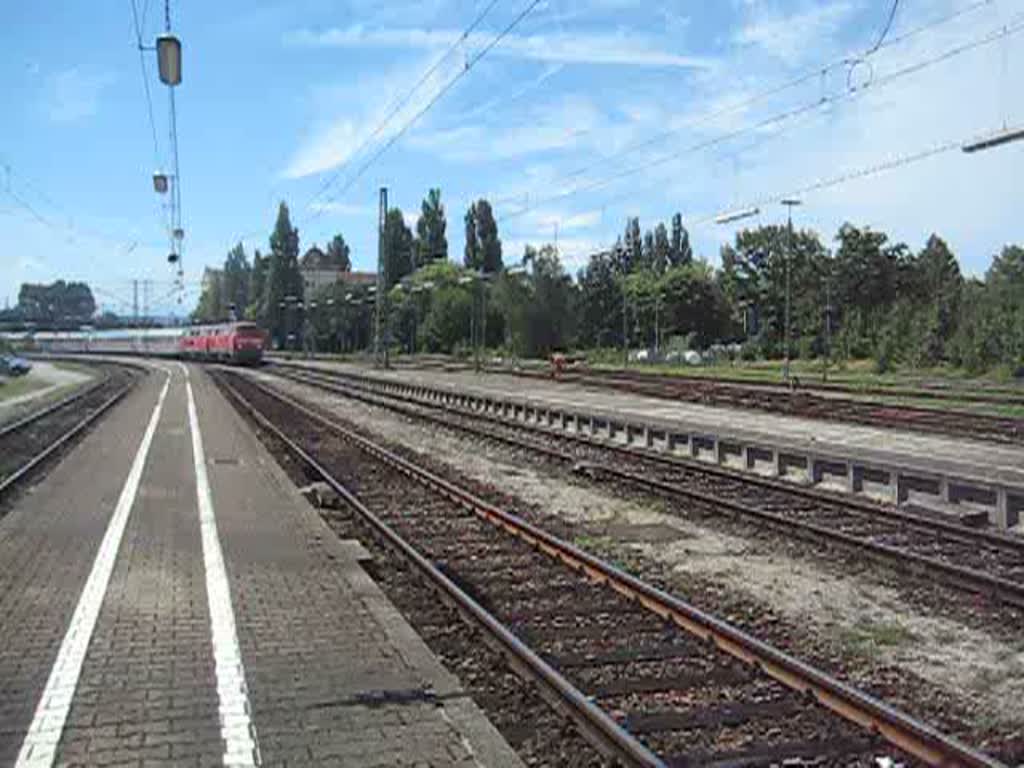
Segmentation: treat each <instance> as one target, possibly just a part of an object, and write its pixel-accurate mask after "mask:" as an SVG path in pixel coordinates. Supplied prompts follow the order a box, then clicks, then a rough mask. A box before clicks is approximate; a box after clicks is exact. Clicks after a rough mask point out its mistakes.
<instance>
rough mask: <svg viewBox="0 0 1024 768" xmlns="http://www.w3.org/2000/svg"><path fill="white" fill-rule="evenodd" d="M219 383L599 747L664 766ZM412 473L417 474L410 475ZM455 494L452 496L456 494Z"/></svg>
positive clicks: (629, 761) (631, 762) (626, 760)
mask: <svg viewBox="0 0 1024 768" xmlns="http://www.w3.org/2000/svg"><path fill="white" fill-rule="evenodd" d="M218 382H219V383H220V384H221V385H222V386H223V387H224V388H225V390H226V391H227V392H228V393H229V395H230V396H231V397H232V398H233V399H234V400H235V402H236V403H237V404H238V405H239V406H240V407H241V408H242V409H243V410H245V411H246V412H247V413H248V414H249V415H250V416H251V417H252V418H253V419H254V420H255V421H256V422H257V423H258V424H259V425H260V427H261V428H262V429H265V430H267V431H268V432H270V433H271V434H272V435H274V437H275V438H276V439H277V440H280V441H281V442H282V443H283V444H284V445H285V446H286V447H287V448H288V450H289V452H291V453H292V454H293V455H294V456H296V457H297V458H299V459H300V460H301V461H302V462H304V463H305V464H306V465H307V466H308V467H309V468H310V469H312V470H313V471H314V472H315V473H316V474H317V475H319V476H320V477H321V478H322V479H323V481H324V482H326V483H327V484H328V485H329V486H330V487H331V488H332V489H333V490H334V491H335V492H336V493H337V494H338V495H339V496H340V497H341V498H343V499H344V500H345V503H346V504H348V505H349V506H350V507H351V508H352V509H353V510H355V511H356V512H357V513H358V514H359V515H360V516H361V517H362V518H363V519H365V520H366V521H367V522H368V523H369V524H370V526H371V527H372V528H373V529H374V530H375V531H377V532H378V533H379V534H380V535H381V536H382V537H383V538H384V539H385V540H386V541H387V542H388V543H389V544H390V545H391V546H392V547H393V548H394V549H396V550H398V551H399V552H400V553H401V554H402V555H403V556H404V557H406V558H407V559H408V560H410V561H411V562H412V563H413V564H414V565H416V567H417V568H418V569H419V570H420V571H421V572H422V573H423V574H424V575H425V576H426V577H427V578H428V579H429V580H430V582H431V583H433V584H434V585H436V586H437V587H438V588H439V589H440V590H441V592H442V593H443V594H444V595H445V596H446V597H447V598H448V599H449V600H450V601H451V602H452V603H453V604H454V605H455V607H456V608H457V609H458V610H459V611H460V613H462V615H463V616H465V617H468V618H469V619H470V620H471V621H473V622H474V623H476V624H477V625H479V626H480V627H481V629H482V630H483V631H484V632H485V633H486V634H487V635H488V636H489V637H490V638H492V640H493V641H494V642H495V643H496V645H497V647H498V648H499V649H500V650H501V651H502V652H503V654H504V655H505V656H506V657H508V658H509V659H510V661H512V662H513V667H514V668H515V669H517V670H519V671H520V672H521V673H525V675H526V676H527V677H529V678H530V679H532V680H533V681H535V682H537V683H538V684H539V685H540V686H541V689H542V690H545V691H546V694H547V695H546V697H545V698H546V699H547V700H548V701H549V702H551V703H552V704H554V705H555V706H556V707H557V708H558V709H559V711H561V712H562V713H563V714H565V715H566V716H568V717H569V719H571V720H572V721H573V722H574V723H575V724H576V725H577V726H578V727H579V728H580V730H581V732H582V733H584V734H586V735H587V736H588V740H589V741H591V743H593V744H594V746H595V747H596V748H597V749H598V750H600V751H601V752H602V753H604V754H605V755H606V756H608V757H614V758H616V759H618V760H621V761H622V762H623V764H624V765H628V766H652V767H653V766H664V765H665V764H664V762H663V761H662V760H661V759H660V758H658V757H657V756H656V755H655V754H654V753H652V752H651V751H650V750H649V749H648V748H647V747H645V746H644V745H643V744H641V743H640V741H638V740H637V739H636V737H635V736H633V735H632V734H630V733H629V732H628V731H626V730H625V729H624V728H622V726H620V725H619V724H618V723H616V722H615V721H614V720H613V719H612V718H611V717H609V716H608V714H607V713H606V712H604V710H602V709H600V708H599V707H597V706H596V705H595V704H593V703H592V702H591V701H590V700H589V699H588V698H587V697H586V696H585V695H584V694H583V693H582V692H581V691H580V690H579V689H578V688H576V687H575V686H574V685H573V684H572V683H570V682H569V681H568V680H566V679H565V677H563V676H562V675H561V674H559V673H558V672H557V671H556V670H555V669H554V668H553V667H551V666H550V665H549V664H548V663H547V662H546V661H544V660H543V659H542V658H541V657H540V656H538V655H537V654H536V653H534V652H533V651H532V650H531V649H530V648H529V647H528V646H526V645H525V644H524V643H523V642H522V641H521V640H519V638H517V637H516V636H515V635H514V634H512V632H510V631H509V630H508V628H507V627H505V626H504V625H503V624H502V623H501V622H500V621H498V619H496V618H495V617H494V616H493V615H492V614H491V613H490V612H488V611H487V609H485V608H484V607H483V606H481V605H480V604H479V603H478V602H476V601H475V600H474V599H473V598H472V597H470V596H469V595H468V594H466V592H465V591H463V590H462V589H461V588H460V587H459V586H458V585H456V584H455V583H454V582H453V581H452V580H451V579H449V578H448V577H447V576H445V575H444V574H443V573H442V572H441V571H440V570H439V569H438V568H437V567H436V566H435V565H434V564H433V563H431V562H430V561H429V560H427V559H426V558H425V557H423V555H421V554H420V553H419V552H418V551H417V550H416V549H415V547H413V546H412V545H411V544H409V543H408V542H407V541H405V539H403V538H402V537H401V536H400V535H399V534H398V533H396V532H395V531H394V529H392V528H391V527H390V526H389V525H388V524H387V523H385V522H384V521H383V520H381V519H380V518H379V517H378V516H377V515H375V514H374V513H373V512H372V511H370V510H369V509H368V508H367V507H366V506H365V505H364V504H363V503H362V502H360V501H359V499H358V498H356V496H355V495H354V494H352V492H351V491H349V489H348V488H346V487H345V486H344V485H343V484H342V483H340V482H338V481H337V480H336V479H335V478H334V477H333V476H332V475H331V474H330V472H328V471H327V469H326V468H325V467H323V466H322V465H321V464H320V463H319V462H318V461H317V460H316V459H315V458H313V457H312V456H311V455H310V454H309V453H307V452H306V451H305V450H304V449H303V448H302V447H301V446H299V445H298V444H297V443H296V442H295V441H294V440H292V439H291V438H290V437H288V436H287V435H286V434H285V433H284V432H283V431H282V430H281V429H279V428H278V427H277V426H276V425H275V424H273V423H272V422H270V420H268V419H267V418H266V417H265V416H263V414H261V413H260V412H259V411H258V410H257V409H256V408H255V407H254V406H253V405H252V404H251V403H249V402H248V401H247V400H246V399H245V398H244V397H243V396H242V394H241V393H240V392H238V390H237V389H235V388H234V387H233V386H231V384H230V383H228V382H227V381H226V380H224V379H223V378H219V379H218ZM252 383H253V384H254V385H255V386H257V387H260V389H261V390H262V391H264V392H266V393H267V394H268V395H270V396H271V397H275V398H278V399H279V400H281V402H284V403H286V404H287V405H289V406H292V407H295V408H298V409H299V410H301V411H302V412H303V413H305V414H306V415H308V416H311V417H314V418H316V419H317V421H318V422H320V423H322V424H324V425H325V426H327V427H328V428H329V429H331V430H332V431H336V432H338V433H339V434H342V436H343V437H346V439H347V438H348V437H350V436H352V435H351V433H348V432H346V431H344V430H342V429H341V428H340V427H337V426H336V425H331V424H329V423H328V422H325V421H323V420H322V419H320V418H319V417H315V416H314V414H313V413H312V412H311V411H308V410H306V409H305V408H304V407H303V406H302V405H300V404H298V403H295V402H293V401H290V400H288V399H285V398H281V397H279V396H278V395H277V393H274V392H271V391H270V390H267V389H266V388H264V387H261V386H260V385H259V384H257V383H256V382H252ZM360 447H362V446H360ZM403 471H404V470H403ZM407 474H410V473H407ZM410 476H414V475H411V474H410ZM452 498H453V499H454V498H455V497H452Z"/></svg>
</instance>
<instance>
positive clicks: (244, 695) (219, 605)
mask: <svg viewBox="0 0 1024 768" xmlns="http://www.w3.org/2000/svg"><path fill="white" fill-rule="evenodd" d="M179 365H181V364H180V363H179ZM181 368H182V370H183V371H184V372H185V388H186V391H187V393H188V421H189V427H190V429H191V431H192V460H193V463H194V464H195V470H196V492H197V495H198V499H199V530H200V534H201V536H202V542H203V566H204V568H205V570H206V595H207V598H208V600H209V605H210V630H211V634H212V636H213V656H214V661H215V664H216V671H217V697H218V699H219V700H220V703H219V711H220V733H221V737H222V738H223V739H224V744H225V753H224V765H226V766H232V768H234V766H239V767H241V766H246V767H248V766H258V765H259V764H260V752H259V742H258V740H257V738H256V727H255V726H254V725H253V723H252V721H251V719H250V716H249V712H250V710H249V692H248V688H247V687H246V684H245V668H244V667H243V666H242V653H241V650H240V649H239V647H238V635H237V633H236V631H235V613H234V611H233V610H232V607H231V591H230V589H229V588H228V574H227V570H226V569H225V567H224V555H223V553H222V552H221V548H220V539H219V538H218V536H217V518H216V517H215V515H214V511H213V496H212V494H211V493H210V482H209V478H208V477H207V475H206V454H205V453H204V451H203V435H202V433H201V432H200V430H199V417H198V416H197V414H196V401H195V398H194V397H193V396H192V382H191V381H189V374H188V368H187V367H186V366H184V365H181Z"/></svg>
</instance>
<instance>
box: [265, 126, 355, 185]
mask: <svg viewBox="0 0 1024 768" xmlns="http://www.w3.org/2000/svg"><path fill="white" fill-rule="evenodd" d="M361 139H362V133H361V132H360V130H359V128H358V127H357V126H356V124H355V123H354V122H353V121H351V120H348V119H342V120H339V121H337V122H333V123H328V124H326V125H323V126H321V127H320V128H319V129H318V130H317V131H315V132H314V133H313V135H312V136H311V137H310V138H309V139H308V140H307V141H306V142H305V143H304V144H303V145H302V146H301V147H299V149H298V150H296V152H295V154H294V155H293V156H292V159H291V160H290V161H289V163H288V167H287V168H285V170H284V171H283V175H284V176H285V178H289V179H299V178H302V177H303V176H309V175H311V174H314V173H320V172H321V171H326V170H329V169H331V168H334V167H335V166H338V165H341V164H342V163H344V162H345V161H346V160H348V159H349V158H350V157H351V156H352V153H353V152H354V151H355V150H356V148H357V147H358V146H359V143H360V141H361Z"/></svg>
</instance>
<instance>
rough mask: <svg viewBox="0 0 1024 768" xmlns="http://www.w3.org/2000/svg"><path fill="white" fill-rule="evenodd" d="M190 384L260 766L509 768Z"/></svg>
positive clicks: (372, 593) (443, 676) (235, 425)
mask: <svg viewBox="0 0 1024 768" xmlns="http://www.w3.org/2000/svg"><path fill="white" fill-rule="evenodd" d="M196 386H197V393H199V392H201V393H202V394H201V396H200V408H199V410H200V416H201V419H202V421H203V425H204V427H203V429H204V436H205V437H206V439H207V442H208V445H207V454H208V456H209V458H210V482H211V485H212V487H213V495H214V499H215V501H216V503H217V506H218V509H217V516H218V525H219V526H220V527H221V537H222V540H223V542H224V557H225V560H226V563H227V567H228V572H229V574H230V581H231V587H232V590H231V591H232V600H233V602H234V604H235V606H236V608H235V610H236V615H237V622H238V636H239V643H240V645H241V648H242V656H243V659H244V660H245V669H246V678H247V681H248V688H249V695H250V701H251V705H252V712H253V721H254V723H255V727H256V730H257V733H258V737H259V742H260V752H261V755H262V757H263V760H264V763H265V764H267V765H285V764H287V765H289V766H290V765H310V766H313V765H339V766H378V765H379V766H402V765H409V766H413V765H418V766H516V765H520V762H519V760H518V758H517V757H516V756H515V755H514V753H513V752H512V751H511V749H509V748H508V746H507V745H506V744H505V742H504V741H503V740H502V739H501V737H500V736H499V735H498V733H497V732H496V731H495V730H494V729H493V727H492V726H491V725H490V724H489V723H487V721H486V720H485V719H484V718H483V716H482V715H481V713H480V712H479V710H477V709H476V707H475V705H473V704H472V703H471V702H469V701H468V699H466V697H465V694H464V692H463V691H462V690H461V688H460V686H459V684H458V682H457V681H456V680H455V679H454V678H453V677H452V676H451V675H449V674H448V673H447V672H446V671H445V670H444V668H443V667H442V666H441V665H440V663H439V662H438V661H437V660H436V658H435V657H434V656H433V655H432V654H431V653H430V652H429V650H428V649H427V648H426V646H425V645H424V644H423V643H422V641H421V640H420V639H419V637H417V636H416V635H415V633H414V632H413V631H412V630H411V629H410V628H409V627H408V625H407V624H405V622H404V621H403V620H402V619H401V617H400V616H399V615H398V613H397V612H396V611H395V609H394V607H393V606H391V605H390V603H388V601H387V600H386V599H385V597H384V596H383V594H382V593H381V592H380V590H379V589H378V588H377V586H376V585H375V584H374V583H373V582H372V581H371V580H370V579H369V577H368V576H367V575H366V573H365V571H363V569H362V568H361V567H360V566H359V565H358V563H357V562H356V559H355V556H356V552H355V551H354V549H353V548H352V547H348V546H345V545H344V544H343V543H341V542H338V540H337V539H336V538H335V537H334V535H333V533H332V532H331V531H330V530H329V529H328V528H327V527H326V525H325V524H324V523H323V522H322V521H321V520H320V518H319V516H318V515H317V514H316V512H315V511H314V510H313V509H311V508H310V507H309V506H308V505H307V503H306V502H305V500H304V499H303V498H302V497H301V496H299V495H298V493H297V491H296V489H295V488H294V486H293V485H292V484H291V482H290V481H289V480H288V478H287V477H286V476H285V475H284V474H283V472H282V471H281V470H280V468H279V467H278V466H277V465H276V464H275V463H274V462H273V461H272V460H271V459H270V458H269V456H267V455H266V453H265V451H263V450H262V448H261V447H260V446H259V445H258V444H257V442H256V438H255V436H254V435H253V434H252V433H251V431H250V430H248V429H245V428H243V427H242V426H241V423H240V417H239V416H238V415H237V414H236V413H235V412H234V411H233V410H232V409H231V408H230V407H229V406H227V404H226V403H225V401H224V400H223V398H222V396H221V395H220V393H219V392H217V391H215V390H214V389H213V386H212V384H211V383H210V382H209V381H208V380H206V379H205V378H203V379H200V380H198V381H197V382H196ZM428 692H429V694H430V696H426V695H425V694H427V693H428ZM434 698H436V699H437V700H438V701H436V702H435V701H434V700H432V699H434Z"/></svg>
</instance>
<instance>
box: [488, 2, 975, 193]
mask: <svg viewBox="0 0 1024 768" xmlns="http://www.w3.org/2000/svg"><path fill="white" fill-rule="evenodd" d="M993 2H994V0H977V1H976V2H974V3H972V4H971V5H968V6H965V7H964V8H961V9H959V10H957V11H953V12H952V13H948V14H946V15H944V16H940V17H938V18H936V19H933V20H931V21H928V22H925V23H923V24H921V25H919V26H917V27H915V28H913V29H910V30H908V31H906V32H904V33H903V34H901V35H899V36H897V37H894V38H892V39H890V40H888V41H886V42H884V43H883V44H879V45H877V46H876V47H874V48H873V49H871V50H870V51H868V52H866V53H864V54H858V55H845V56H843V57H841V58H838V59H835V60H833V61H830V62H826V63H824V64H822V65H820V66H818V67H815V68H813V69H810V70H808V71H806V72H804V73H803V74H800V75H796V76H795V77H792V78H790V79H788V80H785V81H783V82H781V83H778V84H777V85H774V86H771V87H769V88H767V89H765V90H763V91H759V92H757V93H755V94H753V95H751V96H748V97H746V98H743V99H740V100H738V101H735V102H733V103H731V104H728V105H726V106H724V107H722V108H720V109H717V110H712V111H711V112H706V113H704V114H702V115H700V116H699V117H697V118H696V119H694V120H690V121H687V123H686V124H685V125H683V126H680V127H678V128H670V129H668V130H664V131H660V132H658V133H656V134H655V135H653V136H651V137H648V138H646V139H641V140H640V141H638V142H634V143H633V144H630V145H628V146H626V147H624V148H623V149H621V150H619V151H618V152H615V153H613V154H611V155H607V156H605V157H603V158H601V159H600V160H598V161H596V162H593V163H589V164H587V165H584V166H582V167H580V168H577V169H575V170H573V171H570V172H568V173H566V174H564V175H563V176H561V177H559V178H558V179H555V180H554V181H553V182H552V183H557V182H558V181H567V180H569V179H573V178H575V177H577V176H582V175H584V174H586V173H588V172H590V171H592V170H594V169H595V168H599V167H601V166H605V165H608V164H609V162H610V161H612V160H616V159H620V158H622V157H625V156H627V155H630V154H632V153H634V152H637V151H639V150H641V149H646V148H648V147H652V146H654V145H656V144H660V143H661V142H663V141H665V140H667V139H670V138H672V137H673V136H676V135H678V134H680V133H681V132H683V131H685V130H689V129H692V128H694V127H696V126H698V125H702V124H705V123H708V122H711V121H712V120H715V119H717V118H719V117H724V116H726V115H729V114H732V113H734V112H738V111H741V110H743V109H746V108H747V107H750V106H753V105H754V104H757V103H758V102H761V101H764V100H765V99H768V98H771V97H772V96H777V95H779V94H780V93H784V92H786V91H788V90H792V89H793V88H796V87H797V86H800V85H803V84H804V83H807V82H810V81H812V80H815V79H818V78H823V77H825V76H827V75H828V73H829V72H832V71H834V70H836V69H841V68H843V67H848V68H852V67H855V66H857V65H858V64H861V63H863V62H864V60H865V59H866V58H867V57H869V56H871V55H873V54H874V53H876V52H877V51H878V50H879V49H881V48H890V47H894V46H897V45H900V44H901V43H904V42H906V41H907V40H909V39H911V38H913V37H916V36H918V35H920V34H922V33H924V32H927V31H930V30H932V29H934V28H936V27H939V26H942V25H945V24H948V23H950V22H952V21H956V20H957V19H959V18H961V17H963V16H965V15H967V14H970V13H973V12H974V11H977V10H979V9H980V8H983V7H985V6H987V5H991V4H992V3H993ZM847 85H848V86H849V85H850V84H849V81H848V82H847ZM594 130H595V129H594V128H590V129H587V130H585V131H581V132H580V133H578V134H577V136H584V135H587V134H589V133H592V132H593V131H594ZM516 197H518V195H516V196H513V197H507V198H499V199H497V200H494V201H493V202H494V203H495V204H501V203H502V202H508V201H511V200H513V199H515V198H516Z"/></svg>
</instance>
